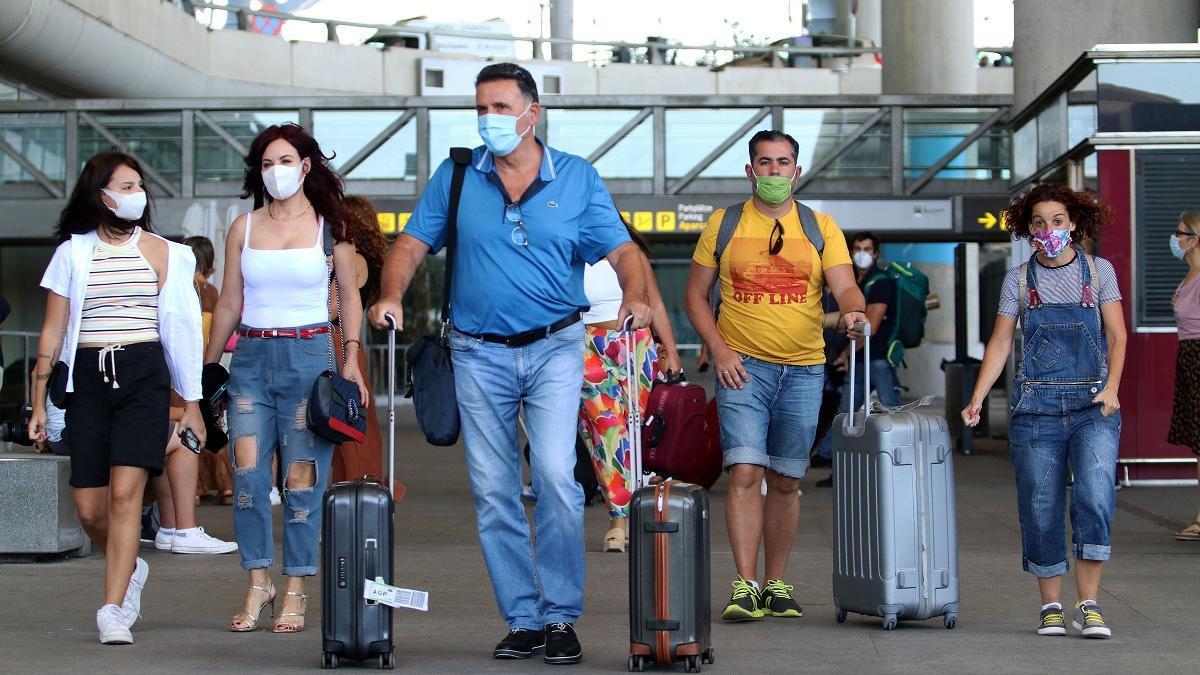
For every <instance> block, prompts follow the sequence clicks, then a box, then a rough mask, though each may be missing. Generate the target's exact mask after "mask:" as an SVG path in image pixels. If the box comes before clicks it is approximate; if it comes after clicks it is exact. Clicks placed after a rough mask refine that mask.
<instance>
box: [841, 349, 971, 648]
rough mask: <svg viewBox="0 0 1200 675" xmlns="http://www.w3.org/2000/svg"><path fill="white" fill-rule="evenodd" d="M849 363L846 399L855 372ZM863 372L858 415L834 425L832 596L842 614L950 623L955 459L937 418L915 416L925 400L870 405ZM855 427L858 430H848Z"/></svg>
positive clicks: (954, 593)
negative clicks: (862, 402) (861, 405)
mask: <svg viewBox="0 0 1200 675" xmlns="http://www.w3.org/2000/svg"><path fill="white" fill-rule="evenodd" d="M865 328H866V330H865V332H866V333H867V334H868V335H867V344H868V349H867V351H866V353H867V354H870V351H869V349H870V348H869V344H870V335H869V333H870V326H869V325H867V326H866V327H865ZM856 366H857V364H856V358H855V355H854V351H853V350H852V351H851V358H850V378H849V380H850V387H851V390H850V391H851V394H850V401H851V406H853V401H854V389H853V387H854V381H855V379H856V370H857V367H856ZM863 370H864V371H866V378H865V381H866V385H865V386H866V396H865V397H864V398H865V400H866V405H865V406H864V414H863V415H862V416H859V417H858V418H857V420H856V416H855V414H854V412H853V410H851V411H849V412H847V413H843V414H840V415H838V416H837V418H836V420H835V421H834V425H833V434H834V436H833V467H834V488H835V489H834V511H833V512H834V524H833V599H834V607H835V610H836V612H837V621H838V623H842V622H844V621H845V620H846V613H847V612H855V613H857V614H868V615H871V616H878V617H882V618H883V628H884V630H891V629H893V628H895V627H896V622H897V621H898V620H899V619H913V620H918V621H920V620H925V619H929V618H931V617H935V616H938V615H941V616H942V617H943V623H944V624H945V626H946V628H954V625H955V624H956V623H957V621H958V544H957V536H956V526H955V518H956V516H955V508H954V462H953V458H952V453H951V448H952V446H951V443H950V432H949V427H948V426H947V424H946V419H945V418H944V417H942V416H941V415H935V414H932V413H928V412H924V411H921V410H920V408H921V407H922V406H925V405H928V404H929V402H930V401H931V400H932V397H926V398H924V399H922V400H921V401H917V402H916V403H912V404H909V405H906V406H901V407H899V408H894V409H888V408H884V409H882V410H872V409H871V385H870V382H871V372H870V367H869V366H867V367H864V368H863ZM855 421H859V422H861V424H855Z"/></svg>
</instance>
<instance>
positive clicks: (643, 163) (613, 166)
mask: <svg viewBox="0 0 1200 675" xmlns="http://www.w3.org/2000/svg"><path fill="white" fill-rule="evenodd" d="M640 112H641V110H640V109H622V110H576V109H566V110H564V109H555V110H547V111H546V112H544V113H543V114H544V115H546V124H547V130H548V131H547V136H548V137H549V139H550V144H551V145H553V146H554V147H555V148H558V149H559V150H563V151H565V152H569V153H572V154H575V155H579V156H580V157H587V156H588V155H590V154H592V152H594V151H595V150H596V149H597V148H598V147H600V144H601V143H603V142H605V141H606V140H608V139H609V137H611V136H612V135H613V134H614V133H616V132H617V131H618V130H619V129H620V128H621V127H622V126H624V125H625V123H627V122H628V121H629V120H631V119H633V118H634V116H635V115H638V114H639V113H640ZM595 166H596V170H597V171H598V172H600V176H601V177H602V178H649V177H651V176H653V175H654V118H653V116H651V117H647V118H646V119H644V120H642V122H641V124H639V125H637V127H635V128H634V129H633V130H632V131H631V132H629V134H628V135H626V136H625V138H623V139H621V140H620V141H618V142H617V144H616V145H615V146H613V148H612V149H610V150H609V151H608V152H606V153H605V154H604V156H603V157H601V158H600V160H599V161H598V162H596V165H595Z"/></svg>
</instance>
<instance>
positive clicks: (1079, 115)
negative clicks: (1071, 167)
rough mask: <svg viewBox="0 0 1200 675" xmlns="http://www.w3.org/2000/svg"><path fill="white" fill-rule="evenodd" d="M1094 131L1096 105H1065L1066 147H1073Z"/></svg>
mask: <svg viewBox="0 0 1200 675" xmlns="http://www.w3.org/2000/svg"><path fill="white" fill-rule="evenodd" d="M1095 133H1096V106H1094V105H1072V106H1067V147H1068V148H1073V147H1075V146H1076V145H1079V144H1080V143H1082V142H1083V141H1085V140H1087V139H1088V138H1090V137H1091V136H1092V135H1093V134H1095Z"/></svg>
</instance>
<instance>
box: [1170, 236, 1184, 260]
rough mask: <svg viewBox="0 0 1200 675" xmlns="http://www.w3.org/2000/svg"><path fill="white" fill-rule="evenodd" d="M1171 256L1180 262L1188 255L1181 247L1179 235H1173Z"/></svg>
mask: <svg viewBox="0 0 1200 675" xmlns="http://www.w3.org/2000/svg"><path fill="white" fill-rule="evenodd" d="M1171 255H1173V256H1175V257H1176V258H1179V259H1180V260H1183V256H1185V255H1187V251H1185V250H1183V247H1182V246H1180V245H1179V235H1177V234H1173V235H1171Z"/></svg>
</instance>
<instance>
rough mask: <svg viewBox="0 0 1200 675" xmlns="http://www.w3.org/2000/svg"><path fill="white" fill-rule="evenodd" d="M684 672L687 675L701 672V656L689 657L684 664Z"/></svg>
mask: <svg viewBox="0 0 1200 675" xmlns="http://www.w3.org/2000/svg"><path fill="white" fill-rule="evenodd" d="M683 672H685V673H698V672H700V657H699V656H689V657H687V659H685V660H684V662H683Z"/></svg>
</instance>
